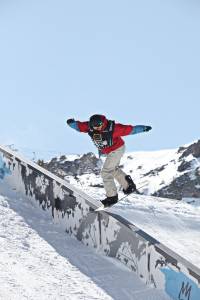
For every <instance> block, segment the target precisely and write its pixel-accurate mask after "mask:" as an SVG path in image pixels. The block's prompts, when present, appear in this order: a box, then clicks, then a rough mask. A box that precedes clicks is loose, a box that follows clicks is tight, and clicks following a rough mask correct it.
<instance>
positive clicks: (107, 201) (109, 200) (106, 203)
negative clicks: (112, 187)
mask: <svg viewBox="0 0 200 300" xmlns="http://www.w3.org/2000/svg"><path fill="white" fill-rule="evenodd" d="M117 201H118V195H115V196H113V197H107V198H105V199H104V200H101V203H102V204H103V205H104V206H110V205H113V204H115V203H117Z"/></svg>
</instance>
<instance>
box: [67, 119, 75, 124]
mask: <svg viewBox="0 0 200 300" xmlns="http://www.w3.org/2000/svg"><path fill="white" fill-rule="evenodd" d="M66 122H67V124H68V125H70V124H72V123H73V122H75V120H74V119H68V120H67V121H66Z"/></svg>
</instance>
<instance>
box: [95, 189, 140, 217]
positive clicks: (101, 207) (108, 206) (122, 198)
mask: <svg viewBox="0 0 200 300" xmlns="http://www.w3.org/2000/svg"><path fill="white" fill-rule="evenodd" d="M132 194H136V195H142V193H140V192H139V191H138V190H136V191H134V192H133V193H130V194H128V195H125V196H123V197H121V198H120V199H119V200H118V201H117V202H116V203H113V204H110V205H106V206H105V205H103V204H102V205H101V206H100V207H98V208H96V209H95V211H97V212H98V211H102V210H106V209H108V208H111V207H112V206H114V205H115V204H117V203H119V202H120V201H122V200H124V199H125V198H126V197H128V196H130V195H132Z"/></svg>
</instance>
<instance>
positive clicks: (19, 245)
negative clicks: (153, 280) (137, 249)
mask: <svg viewBox="0 0 200 300" xmlns="http://www.w3.org/2000/svg"><path fill="white" fill-rule="evenodd" d="M0 245H1V251H0V299H2V300H13V299H15V300H23V299H29V300H31V299H34V300H37V299H43V300H45V299H48V300H51V299H52V300H53V299H54V300H55V299H59V300H60V299H70V300H80V299H84V300H86V299H87V300H97V299H98V300H103V299H105V300H108V299H109V300H110V299H116V300H126V299H127V300H129V299H131V300H134V299H137V300H144V299H145V300H167V299H170V298H169V297H168V296H166V295H165V294H164V293H163V292H162V291H159V290H156V289H154V288H151V287H148V286H146V285H145V284H144V283H143V282H142V281H141V280H140V279H139V278H138V277H137V275H135V274H134V273H133V272H131V271H129V270H128V269H127V268H125V267H123V266H122V265H121V264H120V263H118V262H116V261H115V260H114V259H111V258H107V257H104V256H101V255H99V254H96V253H95V251H94V250H92V249H90V248H88V247H86V246H84V245H83V244H82V243H81V242H79V241H77V240H76V239H74V238H72V237H70V236H68V235H67V234H66V233H65V232H63V229H61V228H60V227H59V225H58V224H56V223H55V221H53V220H52V218H51V216H49V215H48V214H47V213H46V212H44V211H42V210H38V209H35V206H34V204H33V203H32V202H28V201H26V200H24V199H23V200H21V199H20V198H16V199H15V198H12V199H11V198H5V197H2V196H0Z"/></svg>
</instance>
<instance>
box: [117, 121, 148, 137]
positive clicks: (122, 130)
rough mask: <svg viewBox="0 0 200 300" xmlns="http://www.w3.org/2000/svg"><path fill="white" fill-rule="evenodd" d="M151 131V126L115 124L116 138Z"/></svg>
mask: <svg viewBox="0 0 200 300" xmlns="http://www.w3.org/2000/svg"><path fill="white" fill-rule="evenodd" d="M149 130H151V126H146V125H136V126H132V125H123V124H119V123H117V124H115V129H114V136H126V135H130V134H136V133H140V132H144V131H149Z"/></svg>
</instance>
